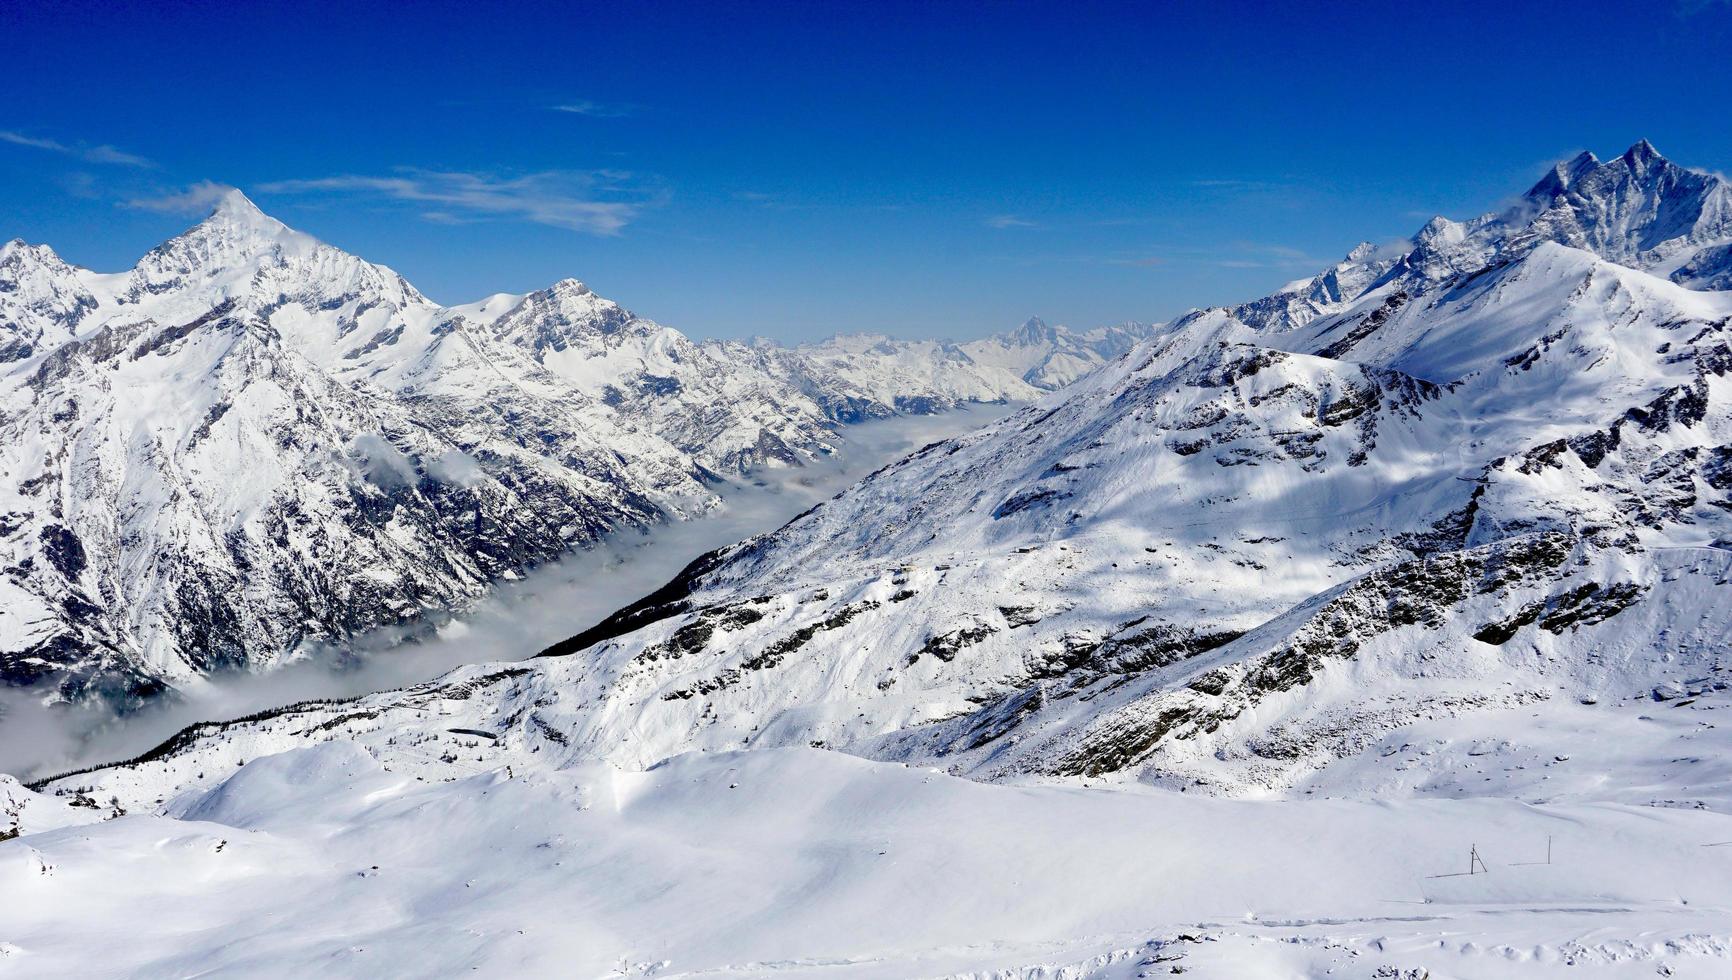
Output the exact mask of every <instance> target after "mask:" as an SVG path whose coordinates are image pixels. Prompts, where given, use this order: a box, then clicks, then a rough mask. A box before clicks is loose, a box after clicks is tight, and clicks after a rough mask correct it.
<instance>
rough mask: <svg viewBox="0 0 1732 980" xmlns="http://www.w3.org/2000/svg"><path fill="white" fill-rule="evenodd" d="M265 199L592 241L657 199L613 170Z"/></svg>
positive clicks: (444, 177)
mask: <svg viewBox="0 0 1732 980" xmlns="http://www.w3.org/2000/svg"><path fill="white" fill-rule="evenodd" d="M258 190H259V191H260V192H261V193H265V194H290V195H319V194H335V195H349V196H360V197H373V198H380V199H384V200H392V201H403V202H408V203H411V204H421V205H427V208H426V210H424V211H422V212H421V217H422V219H423V220H426V221H431V222H433V223H435V224H468V223H470V222H475V221H489V220H492V221H499V220H506V221H527V222H531V223H533V224H539V225H549V226H551V227H555V228H565V229H569V230H571V231H581V232H587V233H589V234H594V235H617V234H619V232H620V230H621V229H623V228H624V227H625V226H626V225H627V224H628V223H630V222H631V221H632V220H633V219H634V218H636V217H637V215H638V214H639V212H640V211H641V210H642V208H643V207H644V206H645V205H646V204H650V203H654V201H655V200H656V197H657V195H655V194H654V193H651V192H648V191H646V190H644V189H643V188H642V187H641V186H638V185H637V184H636V183H635V181H634V180H633V177H632V175H631V174H627V173H622V172H619V171H611V170H590V171H567V170H549V171H542V172H539V173H531V174H523V175H521V176H515V177H500V176H496V175H493V174H480V173H462V172H448V171H435V170H403V171H400V172H398V173H397V174H396V175H394V176H390V177H366V176H358V175H354V174H344V175H339V176H335V177H319V178H314V179H310V180H279V181H275V182H272V183H267V184H260V185H259V187H258Z"/></svg>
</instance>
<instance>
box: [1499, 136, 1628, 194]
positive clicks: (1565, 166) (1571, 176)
mask: <svg viewBox="0 0 1732 980" xmlns="http://www.w3.org/2000/svg"><path fill="white" fill-rule="evenodd" d="M1644 142H1646V141H1644ZM1599 165H1600V158H1599V157H1596V156H1594V155H1593V153H1591V152H1589V151H1587V150H1583V151H1582V152H1580V153H1578V154H1576V155H1575V156H1574V157H1572V158H1570V159H1568V160H1564V161H1560V162H1559V163H1558V165H1557V166H1555V167H1553V168H1552V169H1551V170H1550V171H1548V172H1547V173H1546V175H1545V176H1544V177H1541V178H1540V181H1539V183H1537V184H1535V185H1534V186H1533V187H1532V188H1530V189H1529V190H1528V192H1527V194H1526V195H1525V196H1526V197H1527V198H1528V199H1529V200H1534V201H1541V202H1546V201H1550V200H1551V199H1552V198H1553V197H1556V196H1557V195H1559V194H1562V193H1563V192H1564V191H1567V190H1569V189H1570V187H1571V186H1572V185H1573V184H1575V182H1576V181H1578V180H1580V179H1581V178H1582V175H1583V174H1587V173H1591V172H1592V171H1594V170H1595V169H1596V168H1598V167H1599Z"/></svg>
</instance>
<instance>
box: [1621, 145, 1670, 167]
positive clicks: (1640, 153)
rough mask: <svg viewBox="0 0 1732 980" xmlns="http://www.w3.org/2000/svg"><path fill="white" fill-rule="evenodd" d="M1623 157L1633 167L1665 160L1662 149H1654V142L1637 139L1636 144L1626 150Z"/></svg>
mask: <svg viewBox="0 0 1732 980" xmlns="http://www.w3.org/2000/svg"><path fill="white" fill-rule="evenodd" d="M1622 159H1623V160H1624V161H1625V162H1627V163H1629V164H1630V165H1631V166H1632V167H1636V166H1646V165H1647V164H1650V163H1653V162H1654V161H1656V160H1665V157H1662V156H1661V155H1660V151H1659V150H1656V149H1654V144H1652V143H1650V142H1648V141H1647V140H1645V139H1644V140H1637V141H1636V143H1635V145H1634V146H1632V147H1630V148H1629V149H1628V150H1625V151H1624V155H1623V157H1622Z"/></svg>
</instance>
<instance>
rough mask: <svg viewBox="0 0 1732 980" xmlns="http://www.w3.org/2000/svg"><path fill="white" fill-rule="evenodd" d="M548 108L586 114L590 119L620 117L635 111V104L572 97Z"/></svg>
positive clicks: (555, 110) (581, 114)
mask: <svg viewBox="0 0 1732 980" xmlns="http://www.w3.org/2000/svg"><path fill="white" fill-rule="evenodd" d="M548 108H549V109H552V110H553V111H554V112H569V113H571V114H572V115H575V116H588V117H590V118H591V119H620V118H623V117H625V116H629V115H632V114H633V113H635V112H637V107H636V106H629V105H617V104H610V103H606V102H593V101H591V100H589V99H574V100H572V101H570V102H562V103H560V104H559V105H551V106H548Z"/></svg>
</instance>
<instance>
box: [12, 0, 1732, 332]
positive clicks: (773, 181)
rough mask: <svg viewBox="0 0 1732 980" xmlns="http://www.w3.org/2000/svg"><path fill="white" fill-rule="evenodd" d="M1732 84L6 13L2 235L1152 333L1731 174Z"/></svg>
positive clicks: (838, 326)
mask: <svg viewBox="0 0 1732 980" xmlns="http://www.w3.org/2000/svg"><path fill="white" fill-rule="evenodd" d="M1729 51H1732V6H1729V5H1728V4H1727V3H1725V2H1720V0H1686V2H1684V3H1683V4H1681V5H1680V4H1675V3H1670V2H1656V3H1651V4H1636V3H1632V4H1615V3H1603V2H1594V0H1585V2H1574V3H1569V4H1556V3H1543V4H1541V3H1535V4H1525V3H1518V2H1510V0H1503V2H1497V3H1485V4H1393V3H1379V4H1366V5H1363V6H1354V5H1339V4H1316V5H1308V4H1300V3H1293V4H1276V3H1270V4H1245V5H1233V4H1227V3H1202V4H1185V3H1175V4H1156V3H1149V4H1094V3H1086V2H1079V0H1068V2H1063V3H1055V4H1050V5H1049V4H1034V3H997V4H985V3H965V4H951V5H947V6H942V7H941V6H938V5H935V4H929V3H922V4H911V5H899V4H871V5H867V4H834V3H799V4H796V3H776V4H752V5H737V4H724V3H706V4H638V3H608V4H581V5H580V4H572V5H563V4H538V5H535V7H534V8H533V9H532V8H529V7H527V6H524V7H519V6H517V5H511V4H495V3H487V2H477V0H469V2H464V3H437V2H434V3H420V4H414V5H408V4H404V5H395V4H383V3H380V4H351V3H343V4H323V3H317V2H307V3H295V4H259V3H252V4H238V3H237V4H230V3H177V2H169V0H158V2H154V3H150V4H119V3H67V2H59V3H49V2H34V0H11V2H7V3H4V4H0V63H4V64H5V66H6V71H5V79H6V88H7V90H8V91H7V95H6V98H5V99H4V101H3V102H0V106H3V108H0V238H10V237H14V236H17V237H23V238H25V239H27V240H30V241H46V242H48V243H50V244H52V245H54V246H55V247H56V248H57V249H58V250H60V251H61V252H62V254H64V255H65V256H66V257H67V258H68V259H70V260H71V261H74V262H78V263H80V264H83V265H88V266H92V267H95V268H99V269H104V270H112V269H121V268H125V267H127V266H129V265H130V264H131V263H132V262H133V261H134V260H135V259H136V257H137V256H138V255H139V254H141V253H142V252H143V251H145V250H146V249H148V248H149V247H150V246H151V245H153V244H155V243H156V242H158V241H160V240H161V239H163V238H166V237H168V236H170V235H172V234H174V233H176V232H178V231H179V230H180V229H181V228H183V227H185V226H186V225H187V224H189V223H190V221H189V219H190V218H191V217H196V215H192V214H190V210H191V209H194V208H196V207H197V206H198V204H199V203H200V200H201V197H202V196H203V195H201V194H199V193H197V192H196V185H198V184H199V183H200V182H204V181H211V182H220V183H225V184H233V185H236V186H239V187H241V188H243V189H244V190H246V191H247V192H248V193H249V194H251V195H252V196H253V197H254V199H255V200H256V201H258V202H259V204H260V205H261V206H262V207H264V208H265V210H267V211H269V212H271V213H273V214H275V215H277V216H278V217H280V218H282V219H283V220H285V221H287V222H288V223H289V224H291V225H294V226H296V227H298V228H301V229H303V230H305V231H308V232H311V233H313V234H315V235H317V236H319V237H320V238H323V239H325V240H326V241H329V242H331V243H333V244H335V245H338V246H340V247H343V248H345V249H348V250H350V251H353V252H356V253H358V254H360V255H363V256H365V257H367V258H369V259H372V260H374V261H377V262H383V263H385V264H387V265H390V266H392V267H394V268H396V269H398V270H399V271H401V272H402V273H404V274H405V275H406V276H408V277H409V279H410V280H411V281H413V282H415V283H416V284H417V285H419V286H420V287H421V288H422V289H423V291H425V292H426V293H428V294H429V295H430V296H432V297H433V298H435V299H437V300H440V301H442V302H447V303H455V302H463V301H467V300H470V299H475V298H478V297H479V296H481V295H483V294H486V293H489V292H494V291H499V290H509V291H525V290H529V289H535V288H539V287H542V286H545V285H547V284H548V283H550V282H552V281H554V280H556V279H559V278H562V277H565V276H576V277H578V278H581V279H584V280H585V281H587V282H589V283H590V284H591V285H593V286H594V287H595V288H596V289H597V291H599V292H601V293H603V294H604V295H608V296H611V297H614V298H616V299H619V300H620V301H622V302H624V303H626V304H627V305H629V306H631V307H633V308H634V309H637V310H638V311H639V312H642V313H644V314H646V315H649V316H652V317H655V318H656V319H659V320H661V321H663V322H665V323H668V324H670V325H673V326H677V327H680V328H682V329H684V330H686V331H687V332H689V333H692V334H694V335H699V336H745V335H749V334H765V335H769V336H776V337H782V338H788V339H800V338H805V337H810V336H816V335H820V334H826V333H829V332H832V331H835V330H862V329H866V330H882V331H887V332H891V333H896V334H903V335H941V336H952V337H966V336H974V335H977V334H982V333H986V332H990V331H993V330H999V329H1004V328H1007V327H1009V326H1013V325H1014V324H1015V323H1017V322H1019V321H1020V320H1021V319H1022V318H1024V317H1026V316H1027V315H1029V314H1035V313H1038V314H1041V315H1043V316H1046V317H1047V318H1048V319H1052V320H1060V321H1064V322H1068V323H1071V324H1073V325H1078V326H1092V325H1097V324H1101V323H1106V322H1112V321H1118V320H1123V319H1144V320H1149V319H1160V318H1165V317H1168V316H1171V315H1173V314H1174V313H1176V312H1179V311H1182V310H1184V309H1186V308H1188V307H1191V306H1196V305H1204V304H1210V303H1220V302H1226V301H1231V300H1237V299H1248V298H1252V297H1254V296H1257V295H1261V294H1263V293H1266V292H1268V291H1269V290H1270V289H1272V288H1273V287H1275V286H1277V285H1278V284H1280V283H1282V282H1285V281H1287V280H1289V279H1292V278H1296V277H1298V276H1300V275H1302V274H1308V273H1310V272H1313V271H1315V270H1316V268H1317V267H1319V266H1321V265H1322V264H1324V263H1325V262H1326V261H1328V260H1331V259H1333V258H1334V257H1336V256H1337V255H1339V254H1340V253H1343V252H1345V251H1346V250H1347V249H1348V248H1349V247H1351V246H1352V245H1353V244H1354V243H1355V242H1356V241H1359V240H1360V239H1372V240H1378V241H1381V240H1387V239H1393V238H1396V237H1400V236H1404V235H1407V234H1410V233H1411V232H1412V231H1414V230H1415V229H1416V228H1417V227H1418V226H1419V225H1420V224H1421V223H1422V222H1423V221H1424V220H1425V218H1426V217H1428V216H1429V215H1431V214H1433V213H1443V214H1447V215H1450V216H1452V217H1464V216H1467V215H1470V214H1475V213H1478V212H1481V211H1484V210H1487V209H1489V208H1490V207H1492V206H1494V205H1496V204H1497V203H1499V202H1500V201H1501V200H1502V199H1504V198H1506V197H1508V196H1510V195H1512V194H1515V193H1519V192H1520V191H1521V190H1523V189H1525V188H1526V186H1527V185H1528V184H1530V183H1531V182H1532V181H1533V180H1534V179H1536V178H1537V177H1538V175H1539V173H1540V171H1541V170H1542V169H1543V167H1544V166H1545V165H1546V164H1547V163H1548V162H1549V161H1552V160H1554V159H1556V158H1559V157H1563V156H1567V155H1569V154H1571V153H1572V152H1574V151H1576V150H1579V149H1582V148H1588V149H1592V150H1594V151H1595V152H1596V153H1599V154H1600V155H1601V156H1602V157H1604V156H1610V155H1614V154H1616V153H1619V152H1621V151H1622V150H1623V149H1624V148H1625V147H1626V146H1628V145H1629V144H1630V143H1632V142H1634V141H1635V140H1636V139H1638V138H1641V137H1646V138H1648V139H1651V140H1652V141H1653V142H1654V143H1655V144H1656V145H1657V146H1658V147H1659V148H1660V150H1661V152H1663V153H1665V154H1666V155H1667V156H1669V157H1670V158H1672V159H1673V160H1676V161H1678V162H1680V163H1683V164H1686V165H1690V166H1696V167H1701V168H1704V169H1728V168H1732V126H1729V125H1727V121H1726V120H1727V112H1728V107H1732V69H1729V68H1728V64H1729V62H1732V59H1729V58H1728V55H1727V52H1729ZM557 107H566V108H565V109H560V108H557ZM189 187H195V192H194V193H192V194H190V195H186V196H185V200H184V202H183V204H184V206H183V207H180V208H178V209H177V208H176V207H174V198H173V195H176V194H184V193H185V192H186V191H187V189H188V188H189Z"/></svg>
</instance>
